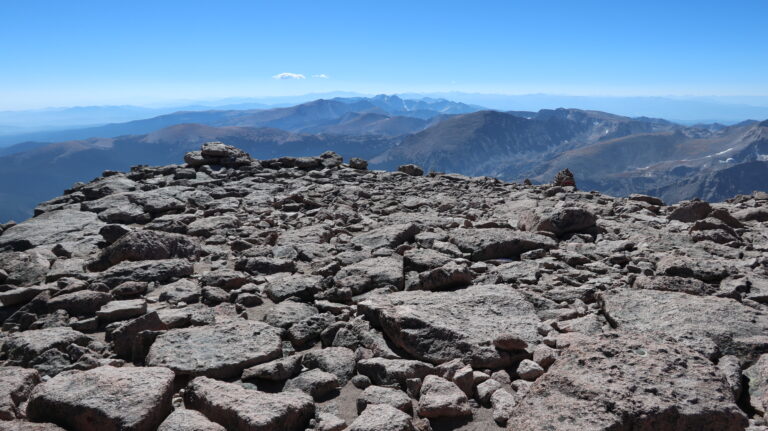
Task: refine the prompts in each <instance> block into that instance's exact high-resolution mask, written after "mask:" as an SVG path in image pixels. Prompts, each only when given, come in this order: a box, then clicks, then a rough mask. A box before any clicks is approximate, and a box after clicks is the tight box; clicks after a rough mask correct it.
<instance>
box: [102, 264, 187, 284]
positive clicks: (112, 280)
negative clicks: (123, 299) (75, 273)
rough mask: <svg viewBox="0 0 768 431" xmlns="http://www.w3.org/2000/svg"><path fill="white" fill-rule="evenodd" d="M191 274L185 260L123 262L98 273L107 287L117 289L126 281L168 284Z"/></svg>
mask: <svg viewBox="0 0 768 431" xmlns="http://www.w3.org/2000/svg"><path fill="white" fill-rule="evenodd" d="M193 272H194V266H193V265H192V263H191V262H189V261H188V260H186V259H166V260H141V261H138V262H131V261H125V262H120V263H118V264H117V265H115V266H113V267H111V268H109V269H108V270H106V271H104V272H102V273H100V278H101V281H102V282H104V283H106V284H107V285H108V286H109V287H117V286H119V285H121V284H123V283H125V282H126V281H146V282H150V281H154V282H156V283H161V284H162V283H168V282H171V281H174V280H176V279H178V278H182V277H187V276H190V275H192V273H193Z"/></svg>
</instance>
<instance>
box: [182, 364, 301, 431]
mask: <svg viewBox="0 0 768 431" xmlns="http://www.w3.org/2000/svg"><path fill="white" fill-rule="evenodd" d="M184 400H185V402H186V405H187V407H190V408H194V409H195V410H198V411H200V412H201V413H203V414H204V415H205V416H207V417H208V419H210V420H212V421H214V422H217V423H219V424H221V425H223V426H224V427H226V429H227V430H229V431H302V430H304V429H305V428H306V426H307V425H308V423H309V421H310V419H312V418H313V417H314V415H315V404H314V403H313V402H312V397H311V396H309V395H307V394H305V393H303V392H298V391H289V392H281V393H277V394H272V393H266V392H261V391H257V390H251V389H245V388H243V387H242V386H240V385H236V384H233V383H225V382H222V381H219V380H213V379H209V378H207V377H198V378H196V379H194V380H193V381H192V382H190V384H189V386H187V390H186V392H185V394H184Z"/></svg>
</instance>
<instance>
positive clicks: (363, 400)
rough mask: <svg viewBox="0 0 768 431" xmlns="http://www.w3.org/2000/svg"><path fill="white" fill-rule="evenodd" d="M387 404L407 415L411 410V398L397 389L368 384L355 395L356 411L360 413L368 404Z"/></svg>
mask: <svg viewBox="0 0 768 431" xmlns="http://www.w3.org/2000/svg"><path fill="white" fill-rule="evenodd" d="M371 404H387V405H389V406H392V407H394V408H396V409H398V410H401V411H403V412H405V413H408V414H409V415H410V414H411V413H412V412H413V406H412V405H411V399H410V398H409V397H408V395H406V394H405V392H403V391H401V390H399V389H393V388H385V387H382V386H368V387H367V388H366V389H365V390H364V391H363V393H362V394H360V396H358V397H357V413H358V414H360V413H361V412H362V411H363V410H365V408H366V407H367V406H368V405H371Z"/></svg>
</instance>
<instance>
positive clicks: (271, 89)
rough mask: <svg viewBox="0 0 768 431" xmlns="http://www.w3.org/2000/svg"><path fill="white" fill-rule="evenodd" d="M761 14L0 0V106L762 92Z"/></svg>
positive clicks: (527, 6)
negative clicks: (341, 95)
mask: <svg viewBox="0 0 768 431" xmlns="http://www.w3.org/2000/svg"><path fill="white" fill-rule="evenodd" d="M766 17H768V1H766V0H754V1H738V0H733V1H728V2H726V1H708V0H696V1H683V0H676V1H675V0H666V1H655V0H643V1H630V0H611V1H589V0H581V1H576V0H567V1H566V0H564V1H536V0H528V1H513V0H506V1H480V0H474V1H448V0H442V1H421V0H408V1H399V0H386V1H373V0H370V1H368V0H355V1H333V0H314V1H299V0H293V1H287V0H284V1H258V0H251V1H226V0H218V1H205V2H203V1H193V0H186V1H174V0H153V1H142V0H130V1H111V0H100V1H89V0H73V1H61V0H51V1H37V0H2V1H0V109H23V108H32V107H42V106H65V105H78V104H79V105H83V104H141V103H154V102H164V101H172V100H179V99H200V98H223V97H257V96H276V95H296V94H304V93H311V92H326V91H333V90H342V91H356V92H362V93H383V92H386V93H394V92H437V91H464V92H482V93H504V94H525V93H556V94H572V95H760V96H766V95H768V25H766ZM280 74H283V75H280ZM299 75H300V76H299ZM281 76H282V77H284V78H285V79H276V78H279V77H281Z"/></svg>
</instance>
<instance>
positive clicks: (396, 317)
mask: <svg viewBox="0 0 768 431" xmlns="http://www.w3.org/2000/svg"><path fill="white" fill-rule="evenodd" d="M359 308H360V310H361V311H362V312H363V313H364V314H365V316H366V317H367V318H368V319H369V320H370V321H371V322H373V323H374V324H375V325H377V326H380V327H381V328H382V329H383V331H384V333H385V334H386V335H387V336H388V337H389V339H390V340H391V341H392V342H393V343H394V344H396V345H397V346H398V347H400V348H402V349H403V350H405V351H406V352H408V353H410V354H411V355H413V356H414V357H415V358H417V359H420V360H423V361H427V362H431V363H433V364H439V363H442V362H447V361H450V360H451V359H456V358H462V359H464V360H466V361H467V362H468V363H470V362H471V363H472V365H473V366H474V367H481V368H484V367H488V368H498V367H503V366H507V365H509V363H510V358H509V355H507V354H505V352H503V351H500V350H497V349H496V348H495V347H494V345H493V340H494V339H495V338H496V337H498V336H499V335H502V334H514V335H516V336H517V337H518V338H520V339H521V340H524V341H525V342H526V343H527V344H528V345H535V344H538V343H539V341H540V340H541V336H540V335H539V333H538V332H537V331H536V327H537V326H538V325H539V324H540V323H541V321H540V320H539V318H538V317H537V316H536V311H535V309H534V307H533V305H532V304H531V303H530V302H528V301H527V300H526V299H525V298H524V297H523V295H521V294H520V293H519V292H517V291H515V290H514V289H512V288H511V287H509V286H506V285H503V284H495V285H478V286H470V287H468V288H466V289H461V290H457V291H454V292H422V291H413V292H396V293H393V294H389V295H382V296H378V297H375V298H371V299H368V300H366V301H363V302H361V303H360V304H359Z"/></svg>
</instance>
